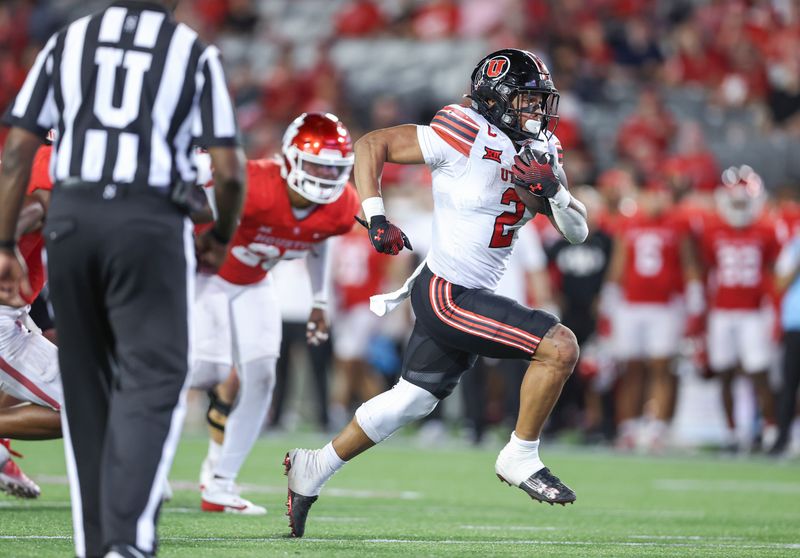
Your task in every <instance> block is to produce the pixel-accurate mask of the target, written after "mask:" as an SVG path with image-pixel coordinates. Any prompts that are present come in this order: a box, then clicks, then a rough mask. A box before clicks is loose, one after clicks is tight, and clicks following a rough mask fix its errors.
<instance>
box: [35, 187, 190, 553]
mask: <svg viewBox="0 0 800 558" xmlns="http://www.w3.org/2000/svg"><path fill="white" fill-rule="evenodd" d="M44 233H45V238H46V241H47V253H48V270H49V281H50V294H51V297H52V302H53V308H54V311H55V320H56V330H57V332H58V339H59V364H60V366H61V377H62V382H63V385H64V405H63V407H62V427H63V432H64V446H65V453H66V459H67V472H68V475H69V481H70V488H71V497H72V514H73V527H74V531H75V547H76V551H77V554H78V556H84V555H85V556H102V555H103V554H104V552H105V551H106V550H107V549H108V547H109V546H110V545H112V544H128V545H134V546H136V547H137V548H138V549H139V550H142V551H144V552H147V553H150V552H155V547H156V533H155V524H156V521H157V517H158V511H159V508H160V505H161V496H162V492H163V486H164V483H165V482H166V477H167V473H168V471H169V468H170V466H171V464H172V458H173V456H174V453H175V447H176V445H177V441H178V438H179V435H180V429H181V425H182V422H183V415H184V414H185V406H184V401H185V396H184V393H185V390H184V389H183V388H184V383H185V379H186V374H187V370H188V351H189V331H188V328H189V325H188V324H189V316H188V311H189V308H190V305H189V300H190V298H189V297H192V298H193V294H194V293H193V289H194V279H193V276H194V271H195V260H194V249H193V244H192V240H191V238H192V237H191V235H192V229H191V225H190V223H189V221H188V219H186V218H185V217H184V214H183V213H182V212H181V211H180V210H179V209H178V208H177V206H175V205H174V204H172V203H170V202H169V201H168V200H167V199H166V198H165V197H162V196H160V195H158V194H157V193H155V192H153V193H149V192H144V191H142V190H140V191H135V190H133V189H131V190H127V189H124V188H122V187H118V188H109V187H106V188H103V187H95V186H92V187H88V186H81V187H72V188H69V189H67V188H65V187H58V185H57V186H56V188H55V190H54V192H53V197H52V200H51V204H50V209H49V212H48V217H47V224H46V226H45V230H44Z"/></svg>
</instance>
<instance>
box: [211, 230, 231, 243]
mask: <svg viewBox="0 0 800 558" xmlns="http://www.w3.org/2000/svg"><path fill="white" fill-rule="evenodd" d="M208 234H209V235H210V236H211V238H213V239H214V240H216V241H217V242H219V243H220V244H227V243H229V242H230V241H231V238H230V237H229V236H228V237H225V236H223V235H222V233H220V232H219V231H218V230H217V227H212V228H211V230H209V231H208Z"/></svg>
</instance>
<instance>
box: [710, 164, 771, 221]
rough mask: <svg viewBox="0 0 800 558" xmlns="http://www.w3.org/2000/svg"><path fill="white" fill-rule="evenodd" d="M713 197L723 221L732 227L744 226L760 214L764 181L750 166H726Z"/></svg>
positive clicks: (762, 203) (764, 196)
mask: <svg viewBox="0 0 800 558" xmlns="http://www.w3.org/2000/svg"><path fill="white" fill-rule="evenodd" d="M714 199H715V201H716V204H717V211H719V213H720V215H721V216H722V218H723V219H725V221H726V222H727V223H728V224H730V225H731V226H734V227H746V226H747V225H749V224H750V223H752V222H753V221H755V220H756V219H757V218H758V216H759V215H760V214H761V210H762V209H763V208H764V202H765V201H766V194H765V192H764V182H763V181H762V180H761V177H760V176H759V175H758V173H756V171H754V170H753V169H752V168H751V167H749V166H747V165H742V166H740V167H728V168H727V169H725V170H724V171H723V172H722V183H721V184H720V185H719V186H717V189H716V191H715V192H714Z"/></svg>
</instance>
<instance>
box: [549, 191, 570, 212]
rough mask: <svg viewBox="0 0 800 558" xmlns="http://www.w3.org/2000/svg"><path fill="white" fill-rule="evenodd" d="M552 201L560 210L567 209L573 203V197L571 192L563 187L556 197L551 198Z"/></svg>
mask: <svg viewBox="0 0 800 558" xmlns="http://www.w3.org/2000/svg"><path fill="white" fill-rule="evenodd" d="M550 201H551V202H553V204H555V206H556V207H558V208H559V209H566V208H567V207H568V206H569V202H570V201H572V196H571V195H570V193H569V190H567V189H566V188H564V187H563V186H562V187H560V188H559V189H558V192H556V195H555V196H553V197H552V198H550Z"/></svg>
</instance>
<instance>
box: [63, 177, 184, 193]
mask: <svg viewBox="0 0 800 558" xmlns="http://www.w3.org/2000/svg"><path fill="white" fill-rule="evenodd" d="M54 186H55V187H58V188H63V189H64V190H104V189H105V188H107V187H111V188H113V189H116V190H118V191H120V192H121V191H125V192H133V191H135V192H152V193H156V194H160V195H162V196H166V195H167V194H168V193H169V191H170V188H171V186H150V185H149V184H141V183H138V184H137V183H133V182H125V183H122V184H117V183H115V182H87V181H86V180H83V179H81V178H78V177H73V176H70V177H67V178H65V179H64V180H59V181H57V182H56V183H55V184H54Z"/></svg>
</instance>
